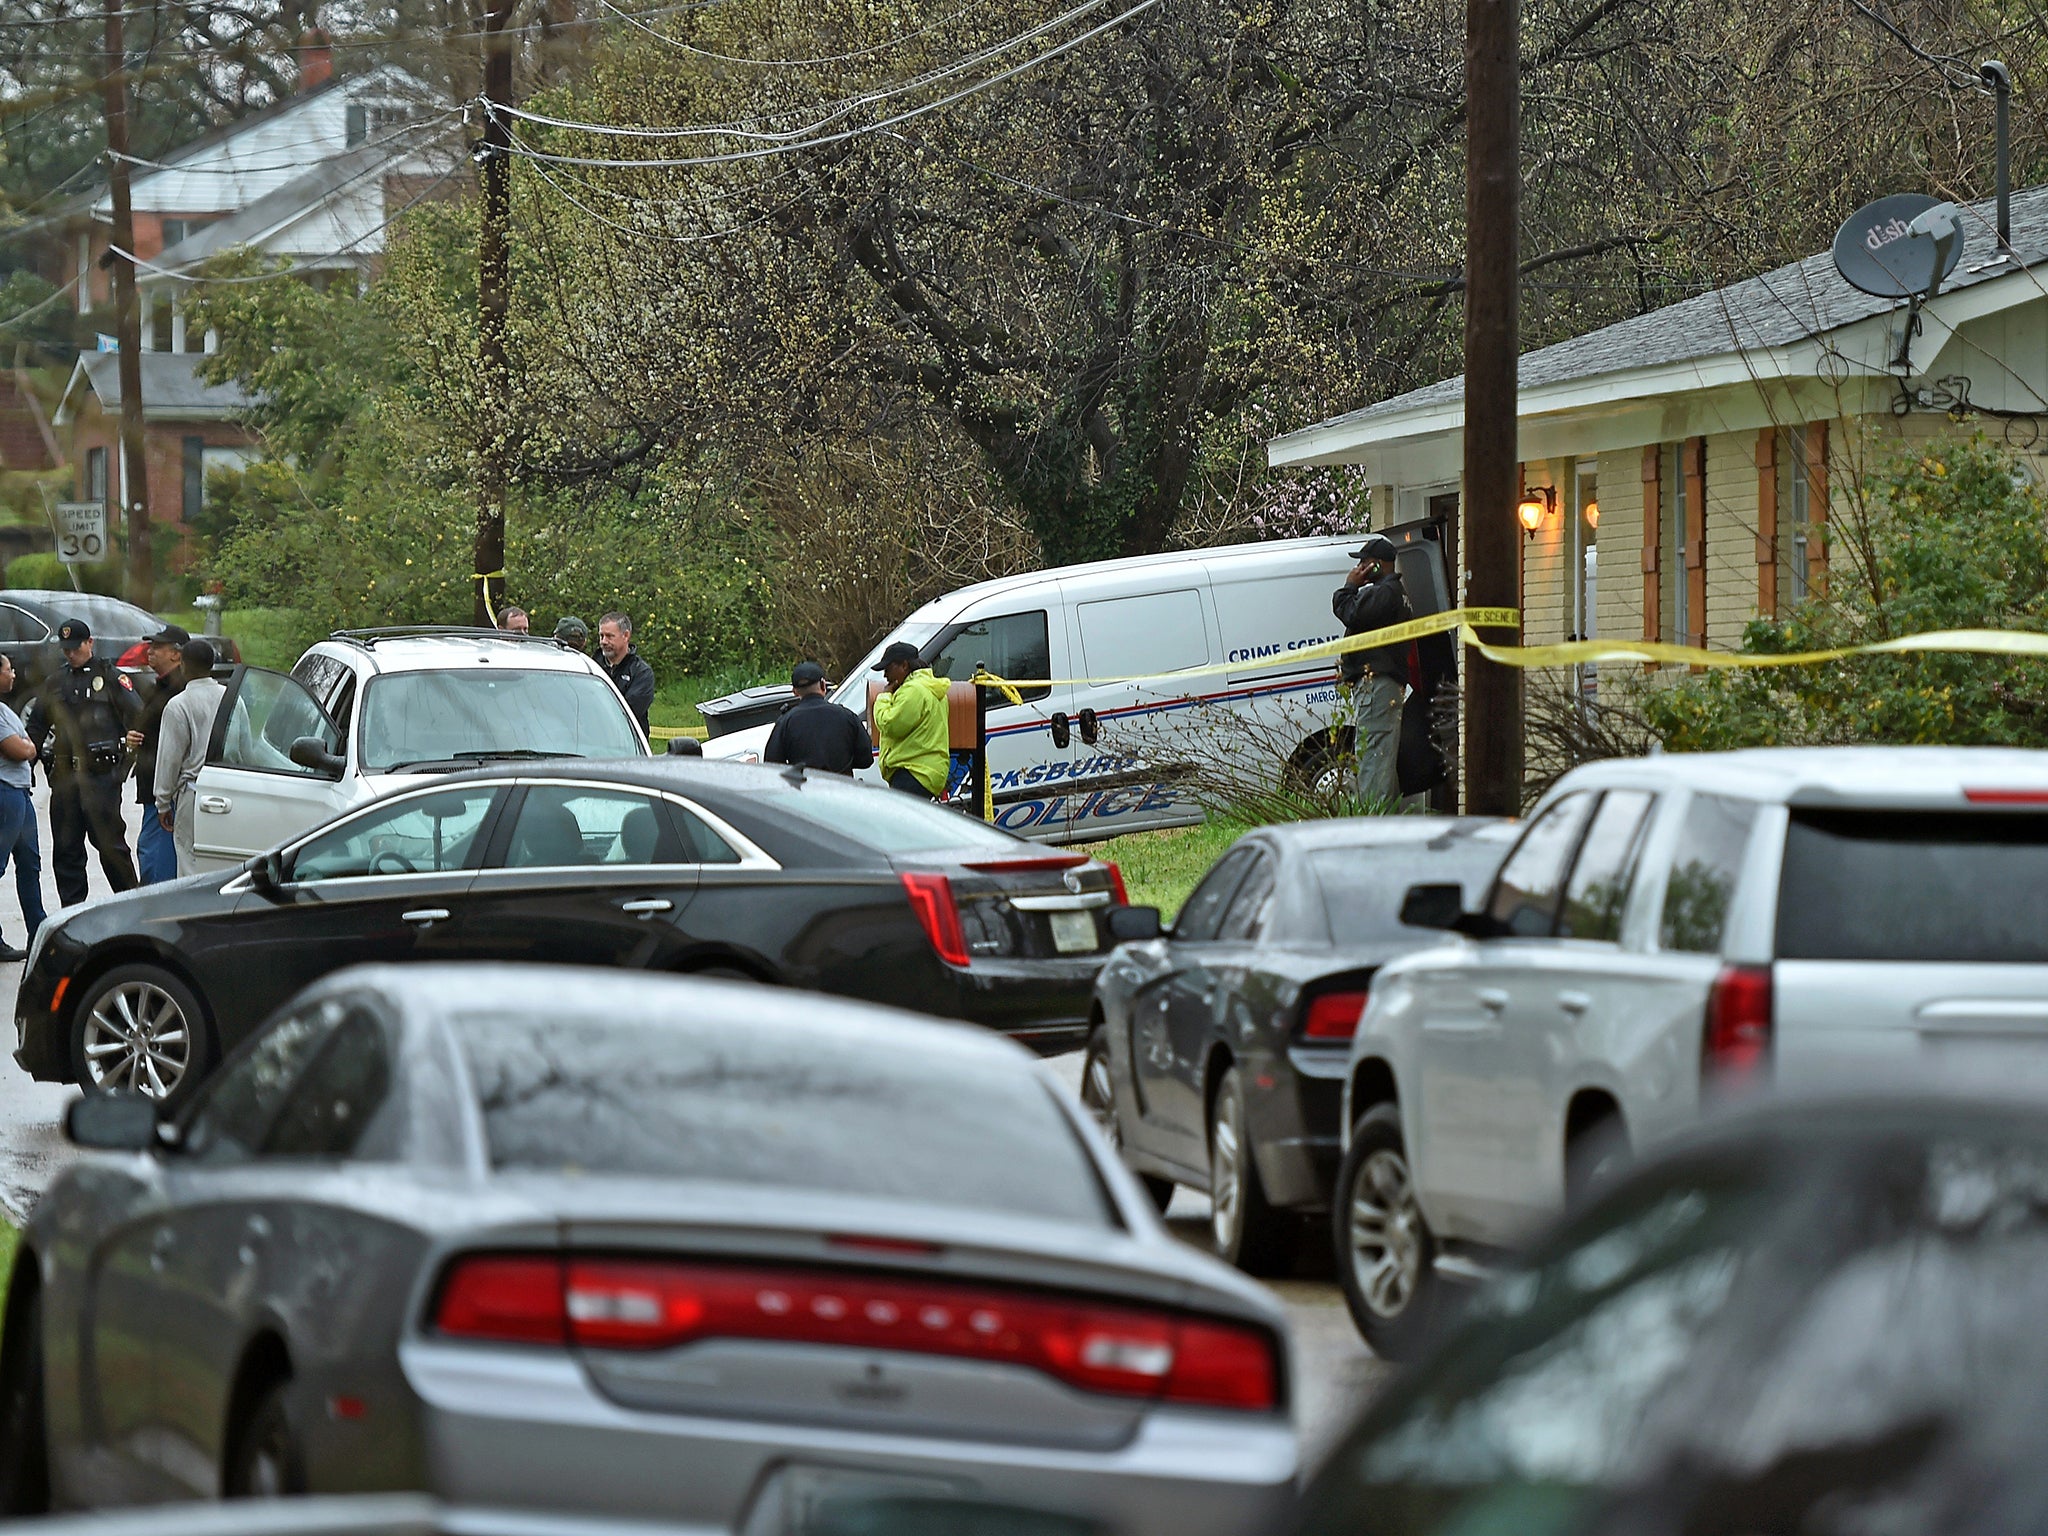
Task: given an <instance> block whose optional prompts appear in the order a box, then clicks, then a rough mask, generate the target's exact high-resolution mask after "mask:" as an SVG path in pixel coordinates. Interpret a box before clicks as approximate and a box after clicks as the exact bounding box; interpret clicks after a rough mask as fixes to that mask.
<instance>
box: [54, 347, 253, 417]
mask: <svg viewBox="0 0 2048 1536" xmlns="http://www.w3.org/2000/svg"><path fill="white" fill-rule="evenodd" d="M141 358H142V414H143V417H144V419H145V420H164V419H169V420H173V421H175V420H179V419H189V420H219V419H222V418H226V417H233V416H238V415H240V414H241V413H242V412H243V411H246V410H247V409H249V407H250V406H252V405H254V404H255V403H256V402H255V399H254V397H253V396H251V395H250V394H249V392H248V391H247V390H245V389H243V388H242V386H241V385H239V384H209V383H207V382H206V381H205V380H204V379H202V378H201V377H200V376H199V365H200V364H201V363H203V362H204V361H205V360H206V359H205V355H204V354H203V353H198V352H144V353H142V354H141ZM81 375H82V376H83V377H84V379H85V382H86V384H87V385H89V386H90V387H91V389H92V392H93V393H94V394H95V395H97V396H99V400H100V407H101V409H103V410H107V411H117V410H119V409H120V408H121V358H120V354H119V353H117V352H87V353H83V354H81V355H80V357H79V359H78V367H77V369H76V371H75V372H74V373H73V374H72V377H71V384H70V386H69V387H68V388H66V389H65V391H64V403H63V406H62V408H61V410H60V420H61V419H62V418H63V417H67V416H69V415H70V414H71V412H72V397H73V395H74V394H75V392H76V390H77V388H78V382H79V378H80V376H81Z"/></svg>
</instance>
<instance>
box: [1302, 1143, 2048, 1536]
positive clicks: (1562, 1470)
mask: <svg viewBox="0 0 2048 1536" xmlns="http://www.w3.org/2000/svg"><path fill="white" fill-rule="evenodd" d="M1816 1142H1817V1143H1819V1144H1814V1143H1816ZM2044 1306H2048V1155H2044V1152H2043V1150H2042V1149H2041V1148H2040V1147H2038V1146H2034V1145H2028V1144H2024V1143H2023V1144H2021V1145H2017V1146H2016V1145H2013V1144H2011V1143H2010V1142H2007V1143H2005V1144H1996V1143H1995V1142H1994V1141H1993V1140H1992V1139H1991V1138H1988V1137H1987V1138H1983V1139H1979V1138H1977V1137H1976V1136H1974V1135H1971V1136H1953V1137H1948V1136H1939V1135H1937V1136H1931V1137H1925V1138H1923V1137H1920V1136H1917V1135H1914V1134H1910V1133H1903V1134H1900V1135H1899V1136H1898V1137H1896V1138H1895V1139H1890V1140H1880V1139H1878V1138H1874V1137H1873V1138H1861V1137H1858V1138H1847V1137H1845V1138H1841V1139H1840V1141H1839V1143H1838V1144H1835V1145H1828V1144H1827V1143H1826V1141H1825V1140H1824V1139H1821V1138H1813V1139H1811V1141H1809V1139H1806V1138H1800V1139H1799V1142H1798V1144H1793V1143H1792V1141H1791V1139H1790V1138H1788V1139H1787V1143H1786V1144H1784V1145H1779V1146H1776V1147H1770V1148H1765V1147H1759V1148H1757V1149H1756V1151H1755V1154H1754V1155H1753V1156H1750V1157H1745V1158H1744V1160H1743V1162H1742V1164H1741V1165H1740V1166H1732V1167H1730V1166H1724V1167H1722V1168H1719V1169H1713V1170H1705V1171H1703V1172H1701V1173H1697V1174H1695V1175H1694V1176H1687V1177H1682V1178H1674V1179H1665V1180H1659V1181H1657V1182H1655V1183H1652V1184H1649V1185H1647V1186H1643V1187H1640V1188H1639V1189H1637V1190H1635V1191H1624V1192H1622V1194H1621V1195H1620V1196H1618V1198H1617V1201H1616V1202H1615V1203H1613V1204H1611V1205H1610V1206H1609V1207H1607V1208H1604V1209H1602V1210H1599V1211H1596V1212H1594V1213H1592V1216H1591V1218H1590V1220H1589V1221H1588V1222H1586V1223H1584V1224H1582V1225H1581V1226H1580V1227H1579V1228H1577V1229H1576V1230H1573V1231H1569V1232H1567V1233H1565V1234H1564V1235H1563V1236H1562V1237H1561V1238H1560V1239H1559V1240H1558V1241H1556V1242H1555V1243H1554V1244H1553V1245H1552V1246H1551V1247H1550V1248H1549V1249H1548V1251H1547V1252H1546V1253H1545V1254H1544V1255H1543V1256H1542V1257H1540V1258H1539V1259H1538V1260H1537V1261H1535V1262H1534V1263H1533V1264H1531V1265H1530V1267H1529V1268H1527V1269H1525V1270H1522V1271H1520V1272H1511V1273H1510V1274H1509V1275H1507V1276H1506V1277H1505V1278H1504V1279H1502V1280H1501V1281H1500V1282H1498V1283H1497V1284H1496V1285H1495V1286H1494V1287H1493V1288H1492V1289H1491V1290H1490V1291H1489V1292H1488V1293H1487V1294H1486V1295H1485V1296H1483V1297H1482V1298H1481V1299H1480V1301H1479V1302H1478V1303H1476V1305H1475V1310H1474V1312H1473V1314H1472V1321H1471V1323H1470V1324H1469V1325H1468V1326H1466V1327H1465V1328H1464V1329H1462V1330H1461V1331H1460V1333H1459V1335H1458V1336H1457V1338H1456V1339H1454V1340H1453V1341H1452V1342H1451V1343H1450V1344H1449V1345H1448V1346H1447V1348H1446V1349H1445V1350H1444V1351H1443V1353H1441V1354H1440V1355H1438V1356H1437V1357H1436V1358H1435V1359H1433V1360H1432V1361H1431V1362H1430V1363H1429V1366H1428V1368H1427V1369H1426V1370H1423V1371H1421V1372H1418V1373H1417V1374H1415V1375H1413V1376H1411V1377H1410V1378H1409V1379H1408V1382H1407V1383H1406V1384H1405V1385H1404V1386H1403V1387H1400V1388H1397V1389H1396V1390H1395V1391H1393V1392H1392V1393H1390V1394H1389V1396H1388V1399H1387V1400H1386V1401H1384V1402H1383V1403H1382V1404H1381V1405H1380V1406H1379V1407H1378V1408H1376V1409H1375V1410H1374V1411H1373V1412H1372V1413H1370V1414H1369V1415H1368V1417H1367V1418H1366V1420H1365V1421H1364V1422H1363V1423H1362V1424H1361V1425H1360V1427H1359V1429H1358V1430H1357V1431H1356V1432H1354V1435H1353V1437H1352V1438H1351V1439H1350V1441H1349V1442H1348V1443H1346V1444H1345V1445H1343V1446H1342V1447H1341V1448H1340V1449H1339V1450H1338V1451H1337V1453H1336V1454H1335V1455H1334V1456H1333V1457H1332V1458H1331V1459H1330V1461H1329V1462H1328V1463H1327V1465H1326V1469H1325V1472H1324V1474H1323V1475H1322V1476H1321V1477H1320V1478H1319V1479H1318V1482H1317V1485H1316V1487H1315V1488H1314V1489H1313V1490H1312V1491H1311V1493H1310V1495H1309V1499H1308V1505H1307V1517H1306V1518H1305V1519H1304V1521H1303V1522H1302V1525H1301V1527H1300V1530H1301V1533H1302V1536H1340V1533H1341V1536H1424V1533H1432V1536H1450V1533H1452V1532H1459V1533H1463V1532H1473V1531H1482V1530H1483V1531H1494V1530H1500V1531H1515V1532H1518V1533H1523V1536H1546V1533H1550V1532H1558V1533H1562V1532H1566V1531H1569V1532H1575V1533H1584V1532H1596V1531H1597V1532H1605V1531H1622V1530H1627V1531H1645V1532H1647V1531H1668V1532H1680V1531H1698V1532H1702V1533H1714V1536H1730V1533H1736V1532H1762V1531H1792V1530H1799V1531H1806V1532H1840V1533H1843V1536H1848V1533H1850V1532H1865V1531H1872V1532H1874V1531H1942V1532H1951V1533H1952V1532H1958V1531H1963V1530H1970V1531H1984V1532H1986V1533H1987V1536H1988V1533H1989V1532H1992V1531H1998V1530H2001V1529H2009V1528H2011V1527H2009V1526H2003V1525H2001V1521H2000V1512H2001V1509H2002V1510H2003V1514H2005V1515H2011V1514H2012V1513H2014V1510H2013V1508H2012V1507H2011V1506H2010V1504H2008V1503H2007V1502H2006V1501H2005V1500H2004V1499H2002V1498H2001V1496H2000V1495H2001V1492H2002V1490H2000V1489H1999V1488H1998V1487H1996V1486H1995V1485H1996V1482H1997V1480H1998V1479H1999V1478H2000V1477H2010V1476H2012V1475H2013V1470H2014V1469H2025V1468H2034V1467H2038V1466H2040V1465H2041V1462H2042V1452H2043V1451H2044V1450H2048V1434H2044V1430H2043V1426H2044V1425H2048V1417H2044V1414H2043V1410H2044V1409H2048V1333H2044V1330H2042V1329H2041V1327H2040V1326H2039V1319H2040V1316H2041V1313H2042V1310H2043V1308H2044ZM1873 1340H1878V1341H1886V1342H1883V1343H1881V1344H1879V1345H1878V1346H1877V1347H1873V1344H1872V1341H1873ZM2022 1475H2023V1476H2026V1477H2029V1478H2031V1479H2032V1480H2033V1481H2034V1482H2035V1483H2038V1482H2039V1481H2040V1474H2039V1473H2038V1472H2032V1473H2024V1474H2022ZM2041 1491H2042V1490H2041V1489H2040V1488H2039V1487H2034V1488H2033V1489H2032V1490H2031V1492H2032V1493H2033V1494H2038V1493H2039V1492H2041ZM2029 1496H2031V1495H2029ZM2036 1507H2038V1506H2036ZM2032 1523H2033V1522H2031V1521H2030V1522H2029V1528H2031V1525H2032Z"/></svg>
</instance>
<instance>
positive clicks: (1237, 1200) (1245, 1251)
mask: <svg viewBox="0 0 2048 1536" xmlns="http://www.w3.org/2000/svg"><path fill="white" fill-rule="evenodd" d="M1246 1119H1247V1117H1246V1115H1245V1108H1244V1083H1243V1081H1242V1079H1240V1078H1239V1076H1238V1073H1237V1068H1235V1067H1231V1068H1229V1069H1228V1070H1226V1071H1225V1072H1224V1074H1223V1079H1222V1081H1221V1082H1219V1083H1218V1084H1217V1085H1216V1101H1215V1104H1214V1107H1212V1108H1211V1109H1210V1111H1209V1213H1210V1214H1209V1232H1210V1236H1211V1238H1212V1239H1213V1240H1214V1242H1215V1247H1216V1254H1217V1256H1218V1257H1219V1258H1221V1259H1223V1260H1224V1261H1225V1262H1227V1263H1231V1264H1235V1265H1236V1266H1237V1267H1238V1268H1239V1269H1241V1270H1244V1271H1245V1272H1246V1273H1247V1274H1253V1275H1270V1274H1277V1273H1280V1272H1281V1271H1283V1270H1285V1269H1286V1268H1288V1267H1289V1265H1290V1264H1291V1263H1292V1262H1293V1259H1294V1242H1295V1237H1296V1235H1297V1231H1298V1228H1297V1224H1296V1223H1295V1222H1294V1220H1293V1218H1292V1217H1290V1216H1289V1214H1288V1213H1287V1212H1285V1211H1280V1210H1275V1209H1274V1208H1273V1207H1272V1206H1271V1205H1268V1204H1267V1203H1266V1192H1265V1189H1264V1188H1263V1187H1262V1186H1261V1185H1260V1183H1259V1170H1258V1165H1257V1163H1255V1162H1254V1161H1253V1159H1252V1146H1251V1137H1250V1134H1249V1132H1248V1131H1247V1129H1246Z"/></svg>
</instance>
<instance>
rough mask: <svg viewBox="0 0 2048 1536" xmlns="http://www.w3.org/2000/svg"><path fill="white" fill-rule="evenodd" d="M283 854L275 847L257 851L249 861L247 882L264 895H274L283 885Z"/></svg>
mask: <svg viewBox="0 0 2048 1536" xmlns="http://www.w3.org/2000/svg"><path fill="white" fill-rule="evenodd" d="M284 874H285V870H284V855H283V854H281V853H279V852H278V851H277V850H276V849H275V848H273V849H271V850H270V851H269V852H268V853H259V854H257V855H256V857H255V858H254V859H252V860H251V861H250V863H249V883H250V884H251V885H253V886H255V887H256V889H257V890H259V891H261V892H262V893H263V894H264V895H265V896H275V895H276V894H277V893H278V890H279V888H280V887H282V886H283V885H284Z"/></svg>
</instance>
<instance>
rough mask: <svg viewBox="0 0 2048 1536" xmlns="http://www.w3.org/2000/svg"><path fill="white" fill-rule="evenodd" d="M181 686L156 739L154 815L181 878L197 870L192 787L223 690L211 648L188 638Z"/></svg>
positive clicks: (165, 709) (211, 731)
mask: <svg viewBox="0 0 2048 1536" xmlns="http://www.w3.org/2000/svg"><path fill="white" fill-rule="evenodd" d="M182 654H183V657H184V673H185V686H184V687H183V688H181V689H180V690H179V691H178V696H177V697H176V698H174V699H172V700H171V702H170V703H169V704H167V705H165V706H164V713H163V722H162V725H161V727H160V729H159V732H158V735H157V743H156V783H155V785H154V789H155V796H156V816H157V820H158V821H159V822H160V823H161V824H162V825H163V828H164V830H165V831H166V832H168V833H170V834H171V840H172V842H173V843H174V844H175V845H176V847H177V850H178V873H179V875H180V876H184V875H191V874H197V873H198V871H199V867H198V865H197V864H196V863H195V862H194V861H193V857H192V838H193V834H194V832H195V831H196V830H197V829H196V828H195V827H194V826H193V825H192V820H193V810H192V806H193V795H194V790H193V785H194V784H196V783H197V782H198V780H199V770H200V769H201V768H204V767H205V766H206V744H207V742H208V741H209V740H211V739H212V736H213V717H214V716H215V715H216V714H218V713H219V712H220V701H221V699H222V698H223V697H224V696H225V695H226V693H227V690H226V689H225V688H223V687H221V685H220V684H219V683H217V682H215V681H214V678H213V647H212V646H211V645H208V644H207V643H206V642H205V641H204V640H188V641H186V642H185V645H184V648H183V652H182Z"/></svg>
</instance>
